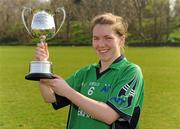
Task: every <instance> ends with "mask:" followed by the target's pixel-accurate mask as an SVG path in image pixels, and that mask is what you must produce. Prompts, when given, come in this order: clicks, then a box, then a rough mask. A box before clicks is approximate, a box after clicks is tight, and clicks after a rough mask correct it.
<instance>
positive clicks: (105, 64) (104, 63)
mask: <svg viewBox="0 0 180 129" xmlns="http://www.w3.org/2000/svg"><path fill="white" fill-rule="evenodd" d="M120 56H121V55H119V56H118V57H120ZM118 57H116V58H114V59H112V60H110V61H102V60H101V68H100V71H99V72H100V73H101V72H103V71H105V70H106V69H108V68H109V66H110V65H111V64H112V63H113V62H114V61H115V60H116V59H117V58H118Z"/></svg>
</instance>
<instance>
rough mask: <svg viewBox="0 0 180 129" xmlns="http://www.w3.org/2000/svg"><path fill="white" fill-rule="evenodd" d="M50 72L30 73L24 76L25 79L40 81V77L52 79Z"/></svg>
mask: <svg viewBox="0 0 180 129" xmlns="http://www.w3.org/2000/svg"><path fill="white" fill-rule="evenodd" d="M54 78H55V77H54V76H53V74H52V73H30V74H28V75H26V76H25V79H27V80H32V81H40V79H54Z"/></svg>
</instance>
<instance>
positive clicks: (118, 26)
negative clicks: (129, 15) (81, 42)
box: [91, 13, 128, 36]
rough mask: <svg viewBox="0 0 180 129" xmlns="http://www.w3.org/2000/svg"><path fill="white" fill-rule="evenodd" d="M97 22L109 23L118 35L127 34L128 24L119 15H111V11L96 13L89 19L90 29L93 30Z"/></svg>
mask: <svg viewBox="0 0 180 129" xmlns="http://www.w3.org/2000/svg"><path fill="white" fill-rule="evenodd" d="M97 24H107V25H111V26H112V29H113V30H114V31H115V32H116V33H117V34H118V35H119V36H122V35H125V36H127V32H128V24H127V22H126V21H125V20H124V19H123V18H122V17H120V16H116V15H113V14H112V13H105V14H101V15H98V16H96V17H94V18H93V20H92V21H91V31H93V29H94V27H95V26H96V25H97Z"/></svg>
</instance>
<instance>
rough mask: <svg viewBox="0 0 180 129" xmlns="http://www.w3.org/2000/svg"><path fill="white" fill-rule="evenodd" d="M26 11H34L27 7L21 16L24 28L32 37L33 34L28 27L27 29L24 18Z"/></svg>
mask: <svg viewBox="0 0 180 129" xmlns="http://www.w3.org/2000/svg"><path fill="white" fill-rule="evenodd" d="M26 11H30V12H31V11H32V9H31V8H27V7H23V10H22V14H21V18H22V21H23V24H24V26H25V28H26V30H27V32H28V34H29V35H31V36H32V34H31V32H30V31H29V29H28V27H27V24H26V22H25V18H24V13H25V12H26Z"/></svg>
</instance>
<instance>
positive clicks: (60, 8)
mask: <svg viewBox="0 0 180 129" xmlns="http://www.w3.org/2000/svg"><path fill="white" fill-rule="evenodd" d="M61 11H62V12H63V20H62V22H61V24H60V26H59V28H58V29H57V31H56V32H55V34H54V36H55V35H56V34H57V33H58V32H59V30H60V29H61V27H62V25H63V24H64V21H65V18H66V12H65V10H64V7H59V8H57V9H56V12H61ZM54 36H53V37H54Z"/></svg>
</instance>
